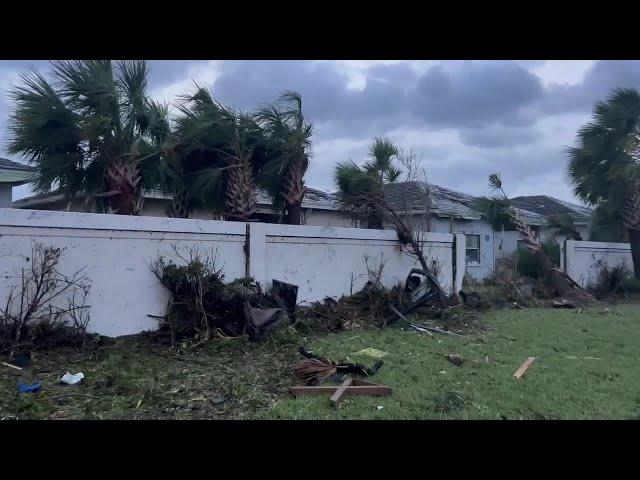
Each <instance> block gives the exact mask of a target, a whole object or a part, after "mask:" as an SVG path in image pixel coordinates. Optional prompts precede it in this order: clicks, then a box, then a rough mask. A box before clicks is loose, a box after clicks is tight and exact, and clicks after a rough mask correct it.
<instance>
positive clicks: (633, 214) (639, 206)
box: [623, 178, 640, 279]
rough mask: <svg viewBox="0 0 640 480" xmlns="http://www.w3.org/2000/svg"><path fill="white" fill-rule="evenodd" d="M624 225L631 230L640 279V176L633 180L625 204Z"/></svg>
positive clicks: (632, 255) (639, 277)
mask: <svg viewBox="0 0 640 480" xmlns="http://www.w3.org/2000/svg"><path fill="white" fill-rule="evenodd" d="M623 216H624V225H625V227H627V229H628V230H629V244H630V245H631V257H632V259H633V273H634V276H635V277H636V278H638V279H640V178H637V179H636V180H635V181H634V182H633V187H632V191H631V195H629V198H627V201H626V202H625V205H624V211H623Z"/></svg>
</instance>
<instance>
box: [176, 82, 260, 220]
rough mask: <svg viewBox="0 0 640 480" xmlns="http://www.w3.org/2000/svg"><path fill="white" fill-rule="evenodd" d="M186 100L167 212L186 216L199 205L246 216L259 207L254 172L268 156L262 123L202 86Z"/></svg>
mask: <svg viewBox="0 0 640 480" xmlns="http://www.w3.org/2000/svg"><path fill="white" fill-rule="evenodd" d="M183 100H184V102H183V103H182V104H181V105H179V106H178V109H179V111H180V112H181V114H182V115H181V116H179V118H178V119H177V120H176V128H175V134H174V146H173V148H172V150H171V153H170V154H169V155H167V162H166V165H165V167H166V168H165V177H164V178H165V182H164V183H163V190H167V191H170V192H171V193H172V194H173V202H172V204H171V206H170V208H169V212H168V213H169V215H170V216H180V217H187V216H189V214H190V212H191V210H192V209H193V208H194V207H196V206H201V207H206V208H210V209H211V210H213V211H218V212H222V213H224V215H225V217H226V218H228V219H230V220H238V221H245V220H248V219H249V218H250V217H251V216H252V215H253V214H254V212H255V206H256V193H257V190H256V182H255V176H256V173H257V172H258V171H259V170H260V169H261V168H262V166H263V164H264V162H265V160H266V157H265V153H264V152H265V147H264V140H263V136H262V131H261V129H260V127H259V125H258V124H257V123H256V122H255V121H254V120H253V119H252V118H251V116H250V115H247V114H244V113H242V112H237V111H235V110H233V109H231V108H229V107H227V106H225V105H222V104H221V103H219V102H218V101H216V100H215V99H214V98H213V96H212V95H211V94H210V93H209V91H207V90H206V89H203V88H198V90H197V92H196V93H195V94H194V95H191V96H187V97H183Z"/></svg>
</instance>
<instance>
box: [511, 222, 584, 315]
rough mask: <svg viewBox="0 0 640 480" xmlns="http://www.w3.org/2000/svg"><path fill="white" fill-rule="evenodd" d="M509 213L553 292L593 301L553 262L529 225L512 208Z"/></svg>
mask: <svg viewBox="0 0 640 480" xmlns="http://www.w3.org/2000/svg"><path fill="white" fill-rule="evenodd" d="M509 215H510V217H511V222H512V223H513V225H514V227H515V229H516V231H517V232H518V233H519V234H520V237H521V239H522V242H523V243H524V246H525V248H526V249H527V250H529V251H530V252H531V253H532V254H533V255H534V257H535V258H536V260H537V261H538V262H539V264H540V265H541V266H542V269H543V271H544V272H545V275H546V277H547V279H548V280H549V285H550V286H551V288H552V289H553V290H555V293H556V294H557V295H559V296H561V297H565V296H569V295H572V296H574V297H576V299H578V300H581V301H584V302H591V301H593V300H594V299H593V297H592V296H591V295H590V294H589V293H587V292H586V291H585V290H583V289H582V288H580V287H579V286H578V285H577V284H576V283H575V282H574V281H573V280H571V279H570V278H569V276H568V275H567V274H566V273H564V272H562V271H561V270H560V269H559V268H558V267H556V266H555V265H554V264H553V262H552V261H551V260H550V259H549V257H548V256H547V254H546V253H545V252H544V250H543V249H542V246H541V245H540V242H539V241H538V239H537V238H536V236H535V234H534V232H533V230H531V228H530V227H529V225H527V224H526V223H525V222H523V221H522V220H521V219H520V217H519V216H518V215H517V214H516V212H515V211H513V210H510V211H509Z"/></svg>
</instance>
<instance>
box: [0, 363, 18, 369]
mask: <svg viewBox="0 0 640 480" xmlns="http://www.w3.org/2000/svg"><path fill="white" fill-rule="evenodd" d="M0 363H1V364H2V365H4V366H5V367H9V368H15V369H16V370H22V368H20V367H17V366H15V365H11V364H10V363H5V362H0Z"/></svg>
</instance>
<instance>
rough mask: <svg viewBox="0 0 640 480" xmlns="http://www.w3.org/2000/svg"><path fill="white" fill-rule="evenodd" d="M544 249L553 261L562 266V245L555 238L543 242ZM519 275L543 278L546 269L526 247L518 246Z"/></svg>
mask: <svg viewBox="0 0 640 480" xmlns="http://www.w3.org/2000/svg"><path fill="white" fill-rule="evenodd" d="M542 250H543V251H544V252H545V253H546V254H547V256H548V257H549V259H550V260H551V262H552V263H553V264H554V265H556V266H557V267H559V266H560V245H558V243H557V242H556V241H555V240H546V241H544V242H542ZM517 257H518V267H517V268H518V275H520V276H522V277H531V278H542V276H543V275H544V271H543V269H542V265H540V263H539V262H538V260H537V259H536V257H535V256H534V255H533V254H532V253H531V252H530V251H529V250H527V249H526V248H518V251H517Z"/></svg>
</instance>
